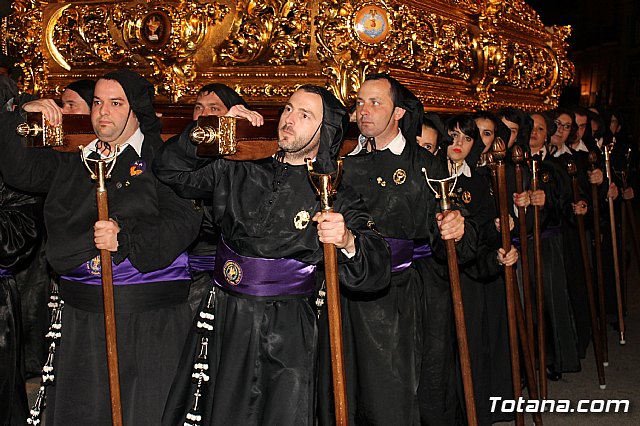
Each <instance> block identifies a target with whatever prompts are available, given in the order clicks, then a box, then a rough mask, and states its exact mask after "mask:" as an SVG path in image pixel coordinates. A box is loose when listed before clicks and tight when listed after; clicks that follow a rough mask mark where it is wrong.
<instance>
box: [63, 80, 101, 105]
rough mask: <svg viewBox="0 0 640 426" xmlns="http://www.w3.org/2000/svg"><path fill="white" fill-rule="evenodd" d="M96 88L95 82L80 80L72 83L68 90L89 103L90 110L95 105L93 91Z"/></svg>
mask: <svg viewBox="0 0 640 426" xmlns="http://www.w3.org/2000/svg"><path fill="white" fill-rule="evenodd" d="M95 87H96V82H95V81H93V80H87V79H85V80H78V81H74V82H73V83H70V84H69V85H68V86H67V89H69V90H73V91H74V92H76V93H77V94H78V95H80V97H81V98H82V99H83V100H84V101H85V102H86V103H87V105H88V106H89V109H91V106H92V105H93V89H95Z"/></svg>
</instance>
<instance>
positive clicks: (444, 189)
mask: <svg viewBox="0 0 640 426" xmlns="http://www.w3.org/2000/svg"><path fill="white" fill-rule="evenodd" d="M437 183H438V184H439V187H438V189H437V191H438V194H437V196H438V198H439V199H440V207H441V209H442V211H443V213H444V214H445V215H446V214H447V212H448V211H450V210H451V200H450V198H449V192H450V189H449V181H448V180H443V181H438V182H437ZM444 243H445V247H446V249H447V264H448V266H449V284H450V285H451V298H452V300H453V315H454V320H455V324H456V337H457V341H458V352H459V354H460V368H461V370H462V385H463V387H464V402H465V407H466V409H467V424H468V425H469V426H476V425H477V424H478V417H477V414H476V402H475V397H474V395H475V393H474V390H473V376H472V374H471V357H470V355H469V344H468V341H467V323H466V322H465V317H464V305H463V302H462V290H461V288H460V271H459V270H458V254H457V253H456V246H455V241H453V240H445V242H444Z"/></svg>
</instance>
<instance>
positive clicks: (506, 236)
mask: <svg viewBox="0 0 640 426" xmlns="http://www.w3.org/2000/svg"><path fill="white" fill-rule="evenodd" d="M506 154H507V148H506V145H505V143H504V142H503V140H502V139H501V138H499V137H497V138H495V140H494V142H493V153H492V156H493V160H494V161H495V171H496V175H497V182H498V193H497V197H498V206H499V209H500V234H501V236H502V248H503V249H504V251H505V253H509V251H510V250H511V233H510V231H509V212H508V210H507V207H508V204H507V174H506V168H505V164H504V159H505V157H506ZM504 278H505V279H504V281H505V288H506V297H507V316H508V324H509V347H510V349H511V376H512V379H513V397H514V399H515V400H516V401H517V400H519V398H520V397H521V396H522V389H521V387H520V354H519V352H518V329H517V324H516V308H515V301H516V299H515V289H514V286H515V285H516V284H515V283H516V279H515V271H514V270H513V266H507V265H505V266H504ZM524 345H527V343H526V342H524V343H523V346H524ZM516 425H518V426H521V425H524V416H523V414H522V413H516Z"/></svg>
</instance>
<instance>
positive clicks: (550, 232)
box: [511, 227, 562, 248]
mask: <svg viewBox="0 0 640 426" xmlns="http://www.w3.org/2000/svg"><path fill="white" fill-rule="evenodd" d="M561 233H562V228H560V227H555V228H547V229H545V230H544V231H542V232H541V233H540V239H541V240H544V239H547V238H551V237H556V236H558V235H560V234H561ZM527 239H528V240H530V241H532V240H533V235H529V236H528V237H527ZM511 243H513V245H515V246H516V247H517V248H520V238H519V237H513V238H511Z"/></svg>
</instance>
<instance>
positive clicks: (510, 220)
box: [493, 215, 516, 232]
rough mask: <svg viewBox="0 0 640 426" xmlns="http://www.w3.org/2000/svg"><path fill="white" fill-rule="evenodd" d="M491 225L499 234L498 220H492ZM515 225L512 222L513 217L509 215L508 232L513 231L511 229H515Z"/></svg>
mask: <svg viewBox="0 0 640 426" xmlns="http://www.w3.org/2000/svg"><path fill="white" fill-rule="evenodd" d="M493 224H494V225H495V226H496V229H497V230H498V232H500V218H499V217H497V218H495V219H493ZM515 226H516V223H515V221H514V220H513V217H511V215H509V232H511V231H513V228H515Z"/></svg>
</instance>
